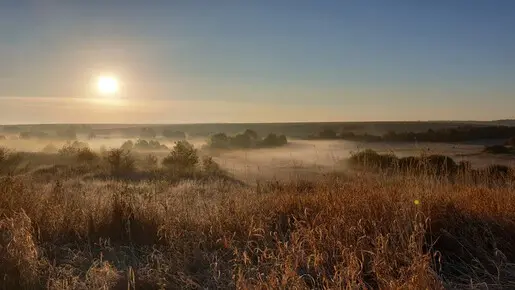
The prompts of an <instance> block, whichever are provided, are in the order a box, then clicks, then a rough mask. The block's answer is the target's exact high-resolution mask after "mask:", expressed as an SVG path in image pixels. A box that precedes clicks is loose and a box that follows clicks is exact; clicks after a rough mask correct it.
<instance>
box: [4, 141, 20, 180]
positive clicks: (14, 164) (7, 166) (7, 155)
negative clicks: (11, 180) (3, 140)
mask: <svg viewBox="0 0 515 290" xmlns="http://www.w3.org/2000/svg"><path fill="white" fill-rule="evenodd" d="M22 161H23V158H22V156H21V155H20V154H19V153H16V152H13V151H11V150H9V149H7V148H5V147H0V174H12V173H14V172H15V171H16V170H18V169H19V166H20V164H21V162H22Z"/></svg>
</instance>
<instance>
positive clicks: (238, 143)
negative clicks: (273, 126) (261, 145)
mask: <svg viewBox="0 0 515 290" xmlns="http://www.w3.org/2000/svg"><path fill="white" fill-rule="evenodd" d="M230 143H231V147H233V148H250V147H252V145H253V143H254V142H253V140H252V137H251V136H250V135H247V134H237V135H236V136H234V137H233V138H231V142H230Z"/></svg>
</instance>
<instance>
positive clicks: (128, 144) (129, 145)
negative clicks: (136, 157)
mask: <svg viewBox="0 0 515 290" xmlns="http://www.w3.org/2000/svg"><path fill="white" fill-rule="evenodd" d="M133 147H134V143H133V142H132V141H131V140H127V141H125V142H123V144H122V146H120V148H121V149H123V150H129V151H130V150H132V148H133Z"/></svg>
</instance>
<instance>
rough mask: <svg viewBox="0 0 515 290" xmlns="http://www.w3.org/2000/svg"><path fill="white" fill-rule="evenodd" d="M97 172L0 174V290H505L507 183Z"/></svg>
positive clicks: (58, 169) (510, 188)
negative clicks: (244, 178)
mask: <svg viewBox="0 0 515 290" xmlns="http://www.w3.org/2000/svg"><path fill="white" fill-rule="evenodd" d="M257 151H259V150H257ZM102 166H103V165H102V164H101V163H99V164H89V165H84V164H81V165H78V164H73V163H72V164H70V165H67V167H66V166H65V167H63V166H54V167H48V168H45V169H44V170H42V169H39V170H32V171H23V172H20V173H17V174H10V175H5V176H3V177H1V179H0V275H1V277H2V280H1V287H2V288H3V289H216V288H219V289H220V288H221V289H278V288H279V289H356V288H366V289H439V288H467V289H470V288H472V289H486V288H488V289H505V288H512V287H515V264H514V263H515V250H514V248H513V244H514V243H515V186H514V185H513V184H512V183H511V182H506V183H502V184H492V182H489V180H487V177H486V176H485V180H483V181H484V182H479V183H478V182H476V183H475V184H467V183H465V182H451V181H449V180H448V179H446V178H442V177H440V176H435V175H414V174H409V173H407V174H406V173H400V172H399V173H398V174H395V173H394V174H392V173H391V172H390V173H381V172H370V171H366V170H354V171H346V172H345V173H342V172H330V171H328V170H326V171H320V172H318V173H312V174H311V175H310V176H311V178H310V179H302V178H297V179H277V178H276V179H269V180H264V179H262V180H257V182H253V183H247V184H246V183H243V182H238V181H237V180H234V179H231V178H225V177H224V176H225V175H220V174H212V173H210V172H208V171H207V169H206V168H205V166H206V165H205V164H204V165H202V166H204V168H203V169H202V170H203V171H202V172H204V173H203V174H201V175H198V174H193V175H187V176H186V175H184V176H183V177H181V178H172V179H171V178H169V176H168V175H166V174H165V175H159V174H157V175H156V176H157V177H156V178H147V179H145V178H143V179H139V181H136V179H134V178H132V177H131V178H128V179H127V178H120V175H113V174H111V175H109V174H108V175H101V174H96V175H95V174H92V172H93V171H98V170H104V169H101V167H102ZM99 168H100V169H99ZM136 170H137V171H138V172H139V173H138V174H140V175H142V174H143V173H145V172H146V173H147V175H148V174H150V172H154V171H155V170H161V169H159V168H158V169H153V170H154V171H152V170H150V171H149V169H145V170H143V169H136ZM42 174H45V176H46V177H45V178H41V175H42ZM124 174H127V173H124ZM153 174H154V175H155V173H153ZM99 176H103V177H102V178H100V177H99ZM130 176H132V175H130Z"/></svg>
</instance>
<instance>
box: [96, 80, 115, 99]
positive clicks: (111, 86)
mask: <svg viewBox="0 0 515 290" xmlns="http://www.w3.org/2000/svg"><path fill="white" fill-rule="evenodd" d="M97 89H98V92H99V93H101V94H103V95H112V94H115V93H117V92H118V90H119V85H118V80H117V79H116V78H114V77H110V76H101V77H99V78H98V81H97Z"/></svg>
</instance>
